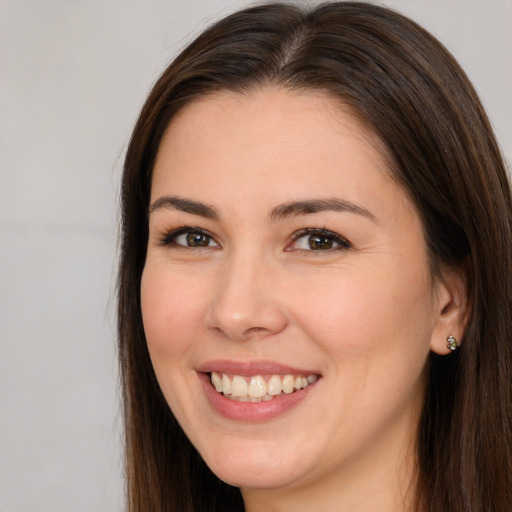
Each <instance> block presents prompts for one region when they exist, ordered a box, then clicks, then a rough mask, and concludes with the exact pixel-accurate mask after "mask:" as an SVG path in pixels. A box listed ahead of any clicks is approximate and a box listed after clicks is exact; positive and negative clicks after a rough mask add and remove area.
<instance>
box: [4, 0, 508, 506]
mask: <svg viewBox="0 0 512 512" xmlns="http://www.w3.org/2000/svg"><path fill="white" fill-rule="evenodd" d="M249 3H250V2H247V1H243V0H238V1H234V0H231V1H229V0H186V1H181V0H165V1H164V0H139V1H133V0H124V1H121V0H61V1H57V0H0V510H1V511H2V512H92V511H100V512H117V511H121V510H123V479H122V466H121V462H120V461H121V456H120V453H121V421H120V416H119V405H118V398H119V397H118V395H119V393H118V389H117V365H116V360H115V348H114V347H115V294H114V291H113V289H114V283H115V265H116V258H117V253H116V251H117V208H118V204H117V194H118V193H117V188H118V183H119V178H120V173H121V167H122V160H123V156H124V151H125V148H126V145H127V141H128V138H129V135H130V131H131V128H132V126H133V124H134V121H135V119H136V116H137V113H138V110H139V108H140V107H141V105H142V102H143V99H144V97H145V95H146V93H147V92H148V90H149V87H150V85H151V84H152V83H153V82H154V80H155V79H156V78H157V76H158V73H159V71H161V70H162V69H163V68H164V66H165V65H166V63H167V62H168V61H169V60H170V59H171V58H172V56H173V55H175V54H176V52H177V51H178V50H179V49H180V48H181V47H182V46H183V45H184V44H185V43H186V42H187V41H189V40H190V38H191V36H192V34H194V33H196V32H197V31H198V30H200V29H201V28H203V27H205V26H206V25H207V24H208V23H209V22H211V21H212V20H213V19H215V18H217V17H218V16H219V15H222V14H226V13H228V12H230V11H231V10H233V9H234V8H235V7H241V6H244V5H248V4H249ZM381 3H382V4H384V5H388V6H391V7H395V8H397V9H398V10H401V11H402V12H404V13H405V14H408V15H410V16H411V17H413V18H414V19H415V20H417V21H419V22H420V23H422V24H423V25H424V26H426V28H428V29H430V30H431V31H432V32H433V33H434V34H435V35H437V36H438V37H439V38H440V39H441V41H443V42H444V43H445V44H446V46H447V47H448V48H449V49H450V50H451V51H452V52H453V53H454V54H455V56H456V57H457V58H458V59H459V61H460V62H461V64H462V65H463V67H464V68H465V69H466V71H467V72H468V74H469V76H470V77H471V79H472V80H473V82H474V84H475V85H476V88H477V90H478V91H479V93H480V94H481V97H482V99H483V102H484V104H485V106H486V107H487V109H488V112H489V114H490V117H491V120H492V122H493V124H494V127H495V129H496V132H497V135H498V139H499V141H500V143H501V145H502V147H503V150H504V152H505V154H506V156H507V158H508V160H509V161H511V160H512V158H511V157H512V30H511V27H512V1H511V0H428V1H427V0H423V1H422V0H393V1H392V0H389V1H383V2H381Z"/></svg>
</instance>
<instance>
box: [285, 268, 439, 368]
mask: <svg viewBox="0 0 512 512" xmlns="http://www.w3.org/2000/svg"><path fill="white" fill-rule="evenodd" d="M415 268H416V272H411V273H410V274H409V275H408V274H407V273H404V272H403V269H399V268H396V270H395V269H394V268H393V266H392V265H386V266H385V267H384V269H385V271H382V272H381V271H380V268H372V267H371V266H367V267H366V268H365V269H364V270H358V269H351V271H350V272H347V273H345V274H344V275H343V277H337V276H331V278H330V279H328V278H327V277H326V279H325V280H318V281H316V282H315V283H308V287H307V288H308V289H309V290H310V293H308V294H307V296H305V294H303V293H302V294H301V293H300V291H299V290H294V291H293V292H292V293H290V296H291V297H294V301H295V311H296V318H297V319H298V321H299V322H300V323H301V327H302V329H303V330H304V331H306V332H307V333H308V334H309V337H311V338H312V339H314V340H316V342H317V343H318V344H319V345H322V347H323V348H324V350H325V351H326V352H328V353H329V354H330V355H331V357H332V358H333V359H335V360H336V362H338V363H341V364H343V363H344V362H345V361H346V362H347V363H348V361H350V364H353V363H354V362H357V361H360V362H361V364H362V365H370V364H372V361H373V359H374V358H375V361H376V363H379V359H381V358H382V357H383V356H387V357H389V360H390V363H391V364H393V358H395V359H396V360H397V362H398V361H399V360H400V361H402V359H403V358H404V357H405V358H408V359H409V361H408V364H411V362H414V360H415V356H417V359H416V361H418V363H419V364H423V362H424V358H425V357H426V355H427V354H428V347H429V341H430V334H431V330H432V327H433V322H432V318H433V317H432V314H431V313H432V302H431V295H430V285H429V278H428V273H427V272H426V271H425V272H422V271H421V267H420V266H417V267H415ZM384 269H383V270H384ZM340 275H341V273H340ZM322 281H323V282H322ZM402 362H403V361H402Z"/></svg>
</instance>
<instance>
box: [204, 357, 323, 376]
mask: <svg viewBox="0 0 512 512" xmlns="http://www.w3.org/2000/svg"><path fill="white" fill-rule="evenodd" d="M196 370H197V371H198V372H201V373H211V372H218V373H228V374H230V375H240V376H244V377H251V376H253V375H312V374H313V375H319V372H318V371H315V370H311V369H303V368H293V367H291V366H288V365H285V364H281V363H277V362H275V361H261V360H256V361H234V360H229V359H218V360H215V361H207V362H206V363H203V364H201V365H200V366H199V367H198V368H197V369H196Z"/></svg>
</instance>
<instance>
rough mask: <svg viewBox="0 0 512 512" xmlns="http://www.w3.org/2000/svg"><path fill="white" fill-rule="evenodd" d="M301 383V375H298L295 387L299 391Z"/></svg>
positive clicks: (294, 382)
mask: <svg viewBox="0 0 512 512" xmlns="http://www.w3.org/2000/svg"><path fill="white" fill-rule="evenodd" d="M300 384H301V380H300V377H297V378H296V379H295V380H294V381H293V387H294V388H295V389H296V390H297V391H298V390H299V389H300Z"/></svg>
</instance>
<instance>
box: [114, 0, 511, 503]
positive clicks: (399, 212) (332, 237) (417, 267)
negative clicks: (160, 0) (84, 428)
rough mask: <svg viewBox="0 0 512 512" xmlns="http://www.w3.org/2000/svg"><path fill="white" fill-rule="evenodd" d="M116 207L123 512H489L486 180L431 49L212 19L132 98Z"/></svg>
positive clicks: (393, 21) (498, 430) (490, 308)
mask: <svg viewBox="0 0 512 512" xmlns="http://www.w3.org/2000/svg"><path fill="white" fill-rule="evenodd" d="M122 201H123V234H122V236H123V239H122V258H121V266H120V275H119V339H120V358H121V366H122V376H123V390H124V407H125V422H126V448H127V481H128V501H129V510H131V511H147V510H159V511H160V510H180V511H187V510H189V511H201V512H203V511H208V510H211V511H213V510H246V511H266V510H279V511H280V510H336V511H343V510H379V511H383V512H386V511H388V510H389V511H391V510H403V511H412V510H415V511H416V510H417V511H423V512H424V511H427V510H435V511H450V512H452V511H459V512H463V511H464V512H468V511H474V512H477V511H478V512H480V511H482V510H488V511H496V512H497V511H501V512H505V511H508V510H510V507H511V505H512V497H511V495H510V492H511V491H510V489H511V488H512V486H511V484H512V468H511V464H512V463H511V460H512V458H511V455H512V453H511V428H510V427H511V420H512V412H511V406H512V396H511V391H512V389H511V378H510V375H511V373H510V370H511V347H510V342H509V340H510V338H511V331H512V319H511V305H512V299H511V292H512V283H511V279H512V276H511V272H510V265H509V263H508V261H509V254H510V252H511V249H512V247H511V241H512V232H511V230H512V204H511V203H512V201H511V194H510V186H509V183H508V182H507V176H506V172H505V169H504V165H503V161H502V158H501V156H500V152H499V150H498V148H497V145H496V142H495V140H494V137H493V134H492V130H491V127H490V125H489V122H488V120H487V117H486V115H485V113H484V111H483V109H482V107H481V105H480V103H479V100H478V98H477V96H476V94H475V92H474V90H473V88H472V86H471V85H470V83H469V81H468V79H467V78H466V77H465V75H464V73H463V72H462V70H461V69H460V68H459V66H458V65H457V64H456V62H455V61H454V59H453V58H452V57H451V56H450V55H449V54H448V53H447V51H446V50H445V49H444V48H443V47H442V45H440V43H438V42H437V41H436V40H435V39H434V38H433V37H432V36H430V35H429V34H428V33H426V32H425V31H424V30H423V29H421V28H420V27H418V26H417V25H416V24H415V23H413V22H412V21H410V20H408V19H407V18H404V17H402V16H401V15H399V14H397V13H394V12H392V11H389V10H387V9H385V8H382V7H378V6H374V5H368V4H364V3H360V2H356V3H349V2H347V3H330V4H325V5H321V6H319V7H316V8H314V9H312V10H302V9H300V8H298V7H292V6H288V5H279V4H277V5H266V6H262V7H255V8H252V9H248V10H245V11H241V12H239V13H235V14H233V15H231V16H228V17H227V18H226V19H224V20H222V21H220V22H218V23H217V24H215V25H214V26H213V27H211V28H210V29H208V30H206V31H205V32H204V33H203V34H202V35H200V36H199V37H198V38H197V39H196V40H195V41H194V42H193V43H192V44H191V45H189V47H188V48H187V49H185V50H184V51H183V52H182V54H181V55H180V56H179V57H178V58H177V59H176V60H175V61H174V62H173V63H172V64H171V65H170V66H169V68H168V69H167V70H166V71H165V72H164V74H163V75H162V77H161V78H160V79H159V81H158V82H157V84H156V85H155V87H154V88H153V90H152V92H151V93H150V95H149V98H148V100H147V102H146V104H145V106H144V107H143V110H142V113H141V115H140V118H139V120H138V122H137V125H136V127H135V130H134V133H133V136H132V139H131V142H130V146H129V149H128V153H127V157H126V164H125V173H124V177H123V184H122Z"/></svg>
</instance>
